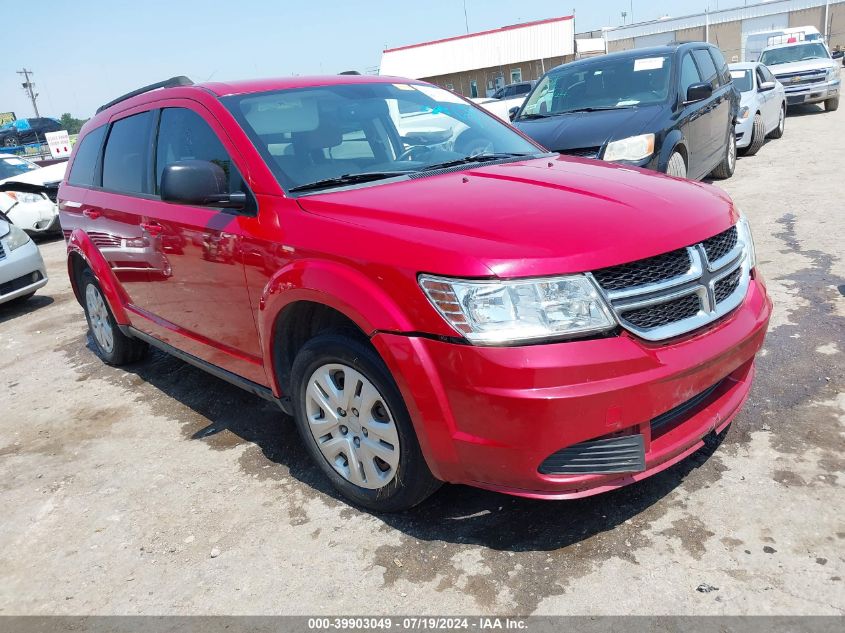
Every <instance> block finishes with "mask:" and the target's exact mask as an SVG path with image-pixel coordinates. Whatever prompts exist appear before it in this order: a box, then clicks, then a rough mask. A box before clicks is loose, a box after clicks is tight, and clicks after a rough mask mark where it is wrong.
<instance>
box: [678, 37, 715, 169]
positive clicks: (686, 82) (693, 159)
mask: <svg viewBox="0 0 845 633" xmlns="http://www.w3.org/2000/svg"><path fill="white" fill-rule="evenodd" d="M679 76H680V78H679V82H680V85H679V87H678V95H679V97H678V98H679V99H680V100H681V101H682V102H684V103H685V102H686V98H687V90H688V89H689V87H690V86H691V85H693V84H697V83H700V82H701V75H700V74H699V72H698V66H696V64H695V61H694V60H693V57H692V53H690V52H686V53H684V55H683V57H682V59H681V66H680V73H679ZM707 107H708V102H707V101H698V102H696V103H689V104H687V103H685V105H683V106H682V114H681V122H680V127H681V130H682V131H683V133H684V138H685V140H686V144H687V175H688V176H689V177H690V178H692V179H697V178H700V177H701V176H702V175H703V174H702V169H703V168H704V166H705V164H706V162H707V148H706V143H707V138H708V136H709V130H708V129H707V126H708V124H709V123H708V120H707V117H706V116H705V110H706V109H707Z"/></svg>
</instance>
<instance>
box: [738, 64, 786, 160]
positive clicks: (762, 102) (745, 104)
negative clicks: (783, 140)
mask: <svg viewBox="0 0 845 633" xmlns="http://www.w3.org/2000/svg"><path fill="white" fill-rule="evenodd" d="M728 68H730V71H731V78H732V79H733V83H734V85H735V86H736V88H737V90H739V92H740V94H741V95H742V98H741V100H740V103H739V115H738V116H737V123H736V127H735V128H734V130H735V132H736V146H737V149H738V150H739V151H740V152H742V153H743V154H745V155H747V156H752V155H754V154H756V153H757V152H758V151H760V148H761V147H763V143H765V142H766V137H768V138H780V137H781V136H783V131H784V127H785V125H786V94H785V92H784V89H783V85H782V84H781V83H780V82H779V81H778V80H777V79H775V76H774V75H773V74H772V73H771V71H770V70H769V69H768V68H766V67H765V66H764V65H763V64H761V63H759V62H743V63H740V64H729V65H728Z"/></svg>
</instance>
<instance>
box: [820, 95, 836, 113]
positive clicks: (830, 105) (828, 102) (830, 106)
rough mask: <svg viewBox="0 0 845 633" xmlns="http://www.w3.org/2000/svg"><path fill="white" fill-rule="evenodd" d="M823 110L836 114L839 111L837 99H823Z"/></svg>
mask: <svg viewBox="0 0 845 633" xmlns="http://www.w3.org/2000/svg"><path fill="white" fill-rule="evenodd" d="M824 109H825V112H836V110H838V109H839V97H833V99H825V102H824Z"/></svg>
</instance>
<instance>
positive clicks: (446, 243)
mask: <svg viewBox="0 0 845 633" xmlns="http://www.w3.org/2000/svg"><path fill="white" fill-rule="evenodd" d="M297 201H298V203H299V205H300V206H301V207H302V208H303V209H304V210H305V211H307V212H309V213H312V214H316V215H320V216H323V217H327V218H332V219H334V220H338V221H342V222H345V223H349V224H352V225H356V226H358V227H363V228H366V229H368V230H369V231H371V234H370V237H365V238H363V239H362V241H360V243H359V246H358V248H359V249H364V250H368V251H370V252H371V253H372V254H373V255H375V254H378V255H380V256H385V257H387V256H390V257H403V258H404V259H403V264H404V265H406V266H409V267H410V266H417V268H418V270H419V271H420V272H423V271H424V272H429V273H434V274H442V275H456V276H457V275H467V274H479V273H477V272H474V273H470V272H468V271H470V270H471V271H478V270H485V271H489V273H485V274H493V275H497V276H500V277H503V278H508V277H526V276H531V275H552V274H563V273H570V272H584V271H588V270H594V269H596V268H602V267H605V266H612V265H615V264H621V263H625V262H630V261H633V260H636V259H642V258H645V257H650V256H653V255H658V254H660V253H665V252H667V251H671V250H674V249H676V248H680V247H683V246H687V245H690V244H694V243H696V242H698V241H701V240H702V239H705V238H707V237H711V236H713V235H716V234H717V233H719V232H720V231H723V230H725V229H727V228H729V227H730V226H731V225H732V224H733V223H734V222H735V221H736V212H735V211H734V209H733V205H732V203H731V200H730V198H728V196H727V195H726V194H725V193H723V192H722V191H721V190H719V189H717V188H715V187H712V186H710V185H706V184H701V183H693V182H690V181H686V180H678V179H674V178H669V177H666V176H662V175H659V174H655V173H654V172H650V171H645V170H641V169H635V168H630V167H626V166H622V165H612V164H604V163H597V162H596V161H587V160H581V159H576V158H571V157H563V156H561V157H555V158H552V159H549V158H543V159H536V160H530V161H521V162H516V163H506V164H500V165H491V166H485V167H478V168H474V169H467V170H463V171H459V172H456V173H449V174H442V175H436V176H429V177H426V178H420V179H416V180H402V181H398V182H393V183H389V184H381V185H374V186H365V187H358V188H354V189H347V190H344V191H336V192H334V193H320V194H313V195H308V196H302V197H300V198H298V199H297ZM350 239H352V238H350ZM354 239H356V241H358V239H359V238H357V237H356V238H354ZM412 246H413V247H416V248H412ZM420 246H422V247H423V248H422V249H420ZM417 252H423V253H425V256H424V258H423V259H422V260H421V261H414V262H410V261H409V259H410V258H411V257H413V256H414V255H413V254H412V253H417ZM394 253H395V255H394ZM456 254H457V257H456ZM461 264H465V265H464V266H463V269H461V267H462V266H461ZM470 264H472V265H470Z"/></svg>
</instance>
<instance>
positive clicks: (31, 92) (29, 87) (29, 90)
mask: <svg viewBox="0 0 845 633" xmlns="http://www.w3.org/2000/svg"><path fill="white" fill-rule="evenodd" d="M17 72H18V74H19V75H23V77H24V82H23V83H22V84H21V86H23V89H24V90H25V91H26V94H27V96H28V97H29V100H30V101H32V109H33V110H35V118H36V119H37V118H39V117H40V116H41V115H40V114H38V104H37V103H36V102H35V100H36V99H37V98H38V93H37V92H35V84H34V83H32V82H31V81H30V80H29V76H30V75H31V74H34V73H33V72H32V71H31V70H27V69H26V68H24V69H23V70H19V71H17Z"/></svg>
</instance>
